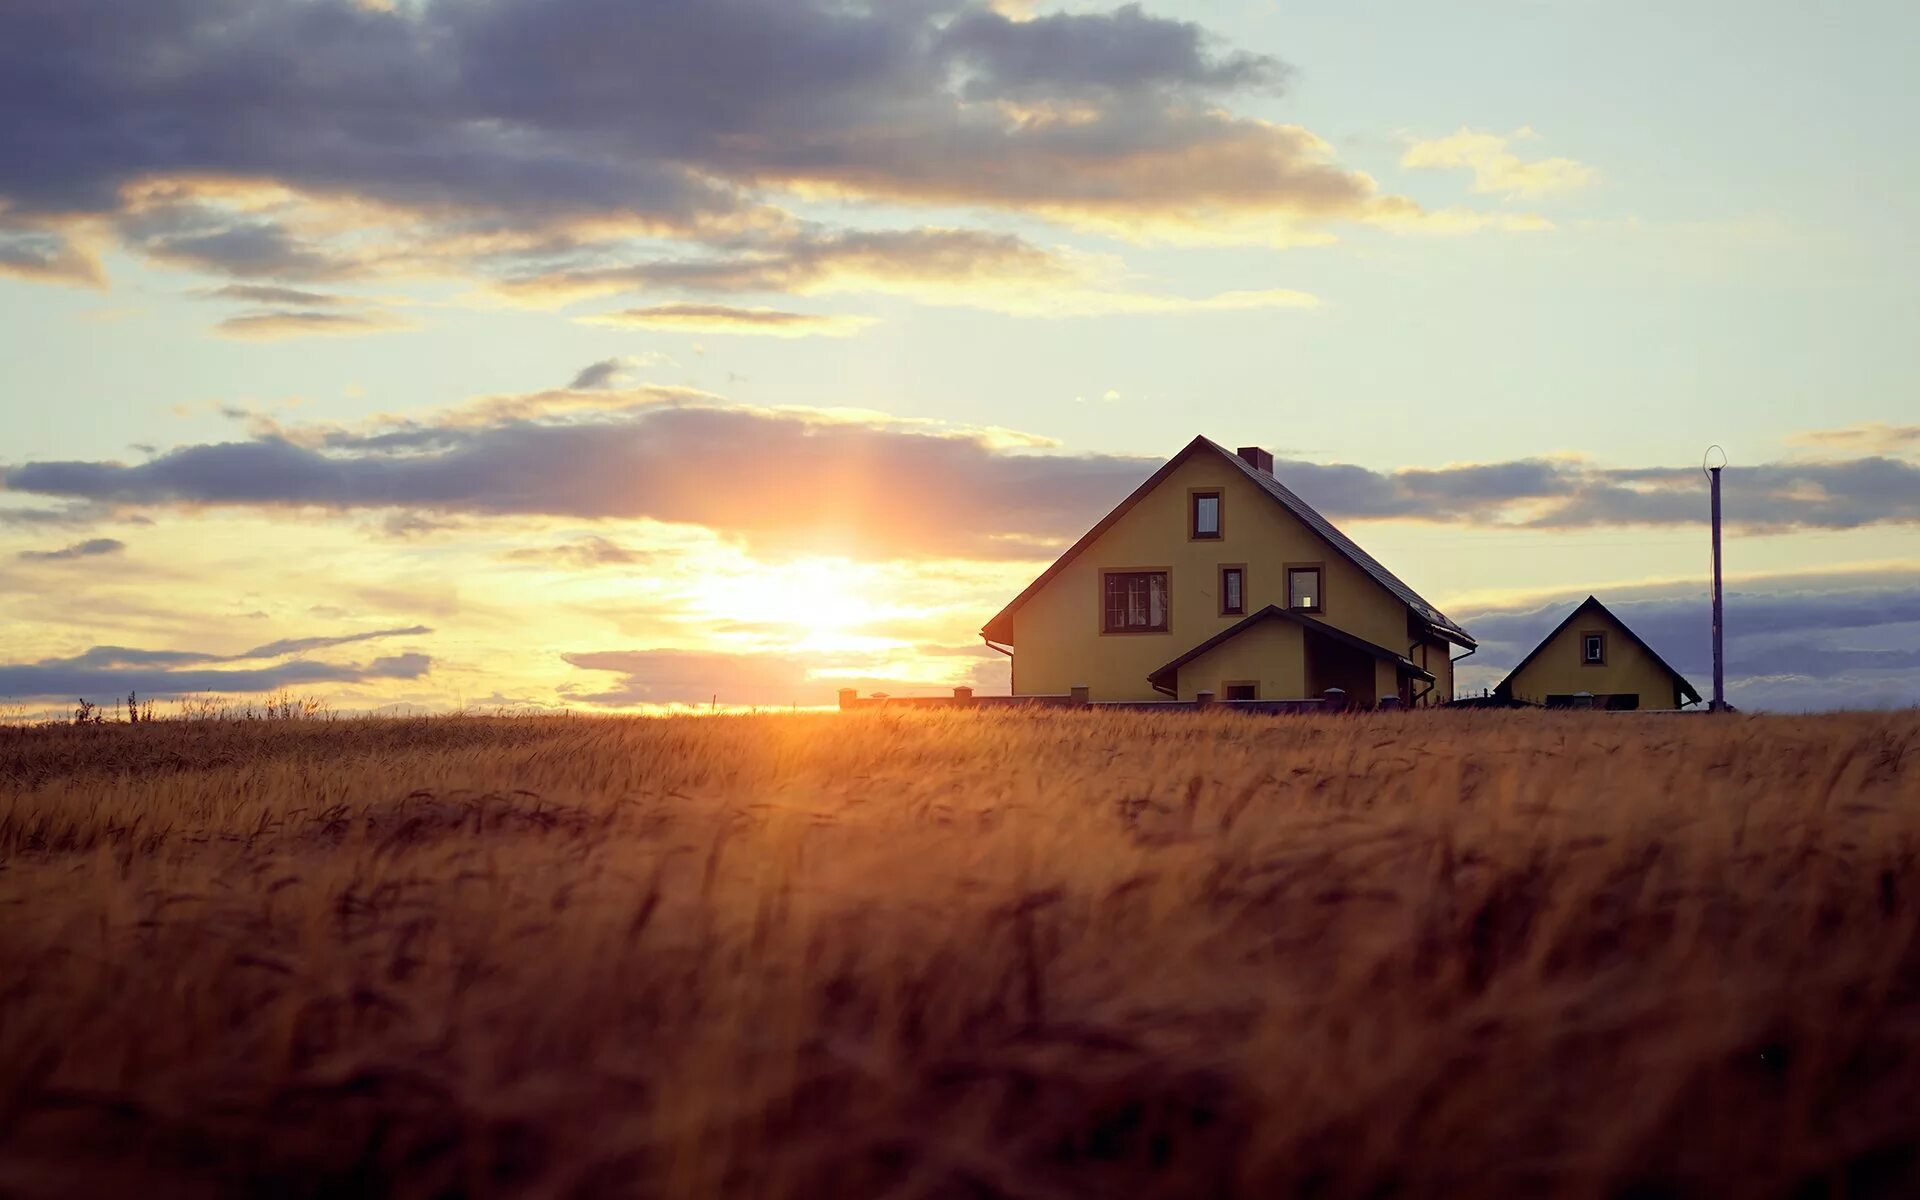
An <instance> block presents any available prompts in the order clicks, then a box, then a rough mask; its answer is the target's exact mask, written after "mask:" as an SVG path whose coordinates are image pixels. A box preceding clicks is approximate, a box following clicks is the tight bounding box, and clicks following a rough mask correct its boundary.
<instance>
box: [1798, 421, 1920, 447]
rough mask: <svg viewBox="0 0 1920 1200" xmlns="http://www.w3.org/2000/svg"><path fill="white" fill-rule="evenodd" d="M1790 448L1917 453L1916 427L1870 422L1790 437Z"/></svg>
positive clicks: (1919, 437) (1919, 443) (1918, 433)
mask: <svg viewBox="0 0 1920 1200" xmlns="http://www.w3.org/2000/svg"><path fill="white" fill-rule="evenodd" d="M1787 441H1788V442H1789V443H1790V444H1793V445H1800V446H1811V447H1814V448H1815V449H1818V450H1824V451H1831V452H1835V453H1843V454H1907V453H1912V452H1914V451H1920V425H1889V424H1887V423H1885V422H1883V421H1870V422H1867V423H1866V424H1863V425H1848V426H1844V427H1842V428H1839V429H1813V430H1808V431H1807V432H1805V433H1798V434H1794V435H1793V436H1791V437H1789V438H1788V439H1787Z"/></svg>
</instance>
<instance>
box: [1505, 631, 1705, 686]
mask: <svg viewBox="0 0 1920 1200" xmlns="http://www.w3.org/2000/svg"><path fill="white" fill-rule="evenodd" d="M1592 630H1598V631H1600V632H1603V633H1605V634H1606V635H1607V661H1606V663H1605V665H1603V666H1588V665H1587V664H1585V663H1583V662H1581V661H1580V635H1581V634H1583V633H1586V632H1588V631H1592ZM1510 687H1511V691H1512V693H1513V698H1514V699H1516V700H1526V701H1529V702H1531V703H1535V704H1540V703H1544V702H1545V701H1546V698H1547V697H1548V696H1557V695H1577V694H1579V693H1580V692H1592V693H1593V694H1594V695H1596V696H1617V695H1622V694H1626V693H1633V694H1637V695H1638V696H1639V697H1640V707H1641V708H1674V707H1677V706H1678V705H1679V703H1680V697H1679V696H1678V695H1677V694H1676V688H1675V687H1674V683H1673V676H1671V675H1669V674H1668V673H1667V672H1666V671H1665V670H1664V669H1663V668H1662V667H1661V666H1660V664H1659V663H1657V662H1655V661H1654V659H1653V657H1652V656H1651V655H1649V654H1648V653H1647V652H1646V651H1645V650H1642V649H1641V648H1640V645H1639V643H1637V642H1635V641H1634V640H1633V639H1632V638H1630V637H1628V636H1627V635H1626V633H1625V632H1624V631H1622V630H1621V628H1620V625H1619V623H1618V622H1616V621H1611V620H1608V619H1607V618H1606V617H1604V616H1602V615H1601V614H1599V613H1595V612H1587V613H1582V614H1581V615H1580V616H1579V617H1578V618H1576V619H1575V620H1574V621H1573V623H1572V624H1570V625H1568V626H1567V627H1566V628H1565V629H1563V630H1561V631H1560V632H1559V633H1558V634H1557V635H1555V636H1554V637H1552V638H1550V639H1548V641H1547V642H1546V644H1545V647H1544V648H1543V649H1542V650H1541V651H1540V653H1539V654H1538V655H1536V656H1535V657H1534V660H1533V661H1532V662H1530V663H1528V664H1527V666H1526V669H1525V670H1523V671H1521V672H1520V673H1519V674H1517V675H1515V676H1514V677H1513V679H1512V681H1511V685H1510Z"/></svg>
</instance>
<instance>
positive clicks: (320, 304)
mask: <svg viewBox="0 0 1920 1200" xmlns="http://www.w3.org/2000/svg"><path fill="white" fill-rule="evenodd" d="M195 295H197V296H198V297H199V298H201V299H203V300H240V301H244V302H246V303H248V304H275V305H281V306H283V307H288V308H328V307H332V306H333V305H337V304H346V303H348V300H347V299H346V297H344V296H335V295H331V294H329V293H327V292H303V291H301V290H300V289H299V288H290V287H278V286H276V285H274V284H267V283H229V284H227V285H226V286H225V287H217V288H209V289H206V290H203V291H200V292H196V293H195Z"/></svg>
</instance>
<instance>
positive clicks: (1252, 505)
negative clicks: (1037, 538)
mask: <svg viewBox="0 0 1920 1200" xmlns="http://www.w3.org/2000/svg"><path fill="white" fill-rule="evenodd" d="M1213 487H1217V488H1220V489H1221V492H1222V501H1223V504H1222V522H1221V531H1222V534H1223V536H1222V537H1220V538H1218V539H1213V540H1208V541H1189V540H1188V538H1187V531H1188V505H1189V499H1188V493H1189V490H1190V489H1193V488H1213ZM1290 562H1293V563H1317V564H1320V565H1321V567H1322V570H1323V574H1322V581H1323V582H1322V589H1323V591H1324V593H1325V599H1324V602H1323V607H1324V609H1325V611H1324V612H1321V613H1317V614H1315V616H1316V617H1317V619H1319V620H1321V621H1324V622H1326V623H1327V624H1329V625H1333V626H1336V627H1338V628H1340V629H1344V630H1346V631H1348V632H1350V633H1352V634H1354V635H1356V636H1358V637H1362V638H1365V639H1366V640H1368V641H1370V642H1373V643H1375V644H1376V645H1380V646H1384V647H1386V648H1388V649H1390V650H1393V651H1395V652H1397V653H1404V652H1405V651H1406V649H1407V641H1408V639H1407V608H1406V605H1405V604H1404V603H1402V602H1401V601H1400V600H1399V599H1398V598H1396V597H1395V596H1394V595H1393V594H1392V593H1391V592H1388V591H1387V590H1386V589H1385V588H1382V587H1381V586H1380V585H1379V584H1377V583H1375V582H1374V581H1373V580H1372V579H1371V578H1370V577H1368V576H1367V575H1366V574H1365V573H1364V572H1363V571H1361V570H1360V568H1359V567H1357V566H1355V565H1353V563H1352V562H1350V561H1349V560H1348V559H1346V558H1345V557H1344V556H1343V555H1341V554H1340V553H1339V552H1338V551H1336V550H1334V549H1333V548H1332V547H1331V546H1329V545H1327V543H1326V542H1324V541H1322V540H1321V539H1320V538H1319V536H1318V535H1316V534H1315V533H1314V532H1313V531H1312V530H1310V529H1308V528H1307V527H1306V526H1305V525H1302V524H1301V523H1300V522H1299V521H1298V520H1296V519H1295V518H1294V516H1293V514H1291V513H1289V512H1288V511H1287V510H1286V509H1284V508H1282V507H1281V506H1280V505H1279V504H1278V503H1276V502H1275V501H1274V500H1273V498H1272V497H1270V496H1268V495H1267V494H1266V493H1265V492H1263V491H1261V490H1260V489H1259V487H1258V486H1256V485H1255V484H1254V483H1253V481H1252V480H1250V479H1248V478H1247V477H1246V476H1245V475H1244V474H1242V473H1241V472H1240V471H1239V470H1238V469H1237V468H1235V467H1234V466H1233V464H1231V463H1228V462H1223V461H1221V460H1220V459H1219V458H1218V457H1217V456H1215V455H1213V454H1209V453H1198V454H1195V455H1193V456H1192V457H1191V458H1189V459H1187V460H1186V461H1185V462H1183V463H1181V464H1180V466H1179V467H1177V468H1176V469H1175V470H1174V471H1173V472H1172V473H1171V474H1170V475H1168V476H1167V478H1166V479H1165V480H1163V481H1162V482H1161V485H1160V486H1159V487H1158V488H1155V489H1154V491H1153V492H1152V493H1150V494H1149V495H1147V496H1144V497H1142V498H1141V500H1140V502H1139V503H1138V504H1136V505H1135V506H1134V507H1133V509H1132V510H1131V511H1129V512H1128V513H1127V514H1126V515H1125V516H1123V517H1121V518H1120V519H1119V520H1118V521H1116V522H1114V524H1113V525H1112V527H1110V528H1109V529H1107V531H1106V532H1105V533H1103V534H1101V535H1100V537H1099V539H1098V540H1096V541H1095V542H1094V543H1093V544H1092V545H1090V546H1088V547H1087V548H1086V550H1084V551H1083V552H1082V553H1081V554H1080V556H1079V557H1078V558H1076V559H1075V560H1074V561H1073V562H1071V563H1069V564H1068V565H1067V567H1066V568H1065V569H1063V570H1062V571H1061V572H1060V574H1059V575H1057V576H1055V577H1054V579H1053V580H1052V581H1051V582H1050V583H1049V584H1048V585H1047V586H1046V587H1045V588H1043V589H1041V590H1040V591H1039V592H1038V593H1036V594H1035V595H1034V596H1033V597H1031V598H1030V599H1029V600H1028V601H1027V602H1026V603H1025V604H1024V605H1022V606H1021V608H1020V609H1019V611H1017V612H1016V613H1015V614H1014V615H1013V620H1012V624H1013V634H1012V638H1011V641H1012V644H1013V650H1014V660H1013V690H1014V692H1015V693H1016V694H1018V695H1026V696H1032V695H1046V694H1052V693H1059V692H1065V691H1067V690H1068V689H1069V688H1071V687H1072V686H1074V685H1075V684H1086V685H1088V686H1089V687H1090V688H1091V689H1092V695H1093V698H1094V699H1096V700H1122V699H1141V700H1148V699H1156V698H1160V694H1159V693H1157V692H1155V691H1154V690H1153V688H1152V687H1151V686H1150V685H1149V684H1148V683H1147V675H1148V673H1150V672H1151V671H1153V670H1154V669H1155V668H1157V667H1160V666H1162V665H1163V664H1165V663H1167V662H1168V661H1170V660H1171V659H1174V658H1177V657H1179V656H1180V655H1181V654H1182V653H1184V652H1185V651H1187V650H1189V649H1191V648H1193V647H1194V646H1196V645H1198V644H1199V643H1201V642H1203V641H1205V640H1206V639H1208V638H1210V637H1212V636H1213V635H1214V634H1216V633H1219V632H1220V631H1221V630H1223V629H1226V628H1227V627H1229V626H1231V625H1232V624H1234V623H1235V622H1236V621H1238V620H1240V618H1239V617H1223V616H1221V615H1220V600H1219V596H1218V594H1217V592H1218V588H1219V574H1220V572H1219V568H1220V566H1221V565H1222V564H1234V563H1244V564H1246V568H1247V576H1246V610H1247V612H1248V613H1253V612H1256V611H1258V610H1259V609H1261V608H1264V607H1265V606H1267V605H1269V604H1285V603H1286V576H1285V564H1287V563H1290ZM1103 568H1104V569H1120V568H1140V569H1160V568H1165V569H1166V570H1167V571H1168V572H1169V578H1168V580H1167V585H1168V591H1169V601H1170V608H1169V615H1168V631H1167V632H1166V633H1120V634H1102V633H1101V632H1100V572H1101V570H1102V569H1103ZM1271 698H1273V699H1298V698H1300V697H1298V696H1278V697H1271Z"/></svg>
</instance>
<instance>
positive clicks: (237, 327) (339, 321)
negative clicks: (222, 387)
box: [214, 310, 411, 341]
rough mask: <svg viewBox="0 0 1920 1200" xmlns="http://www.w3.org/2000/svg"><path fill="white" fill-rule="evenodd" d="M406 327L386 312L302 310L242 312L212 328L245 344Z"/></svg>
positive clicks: (405, 323)
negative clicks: (243, 341) (242, 340)
mask: <svg viewBox="0 0 1920 1200" xmlns="http://www.w3.org/2000/svg"><path fill="white" fill-rule="evenodd" d="M408 328H411V326H410V325H409V324H408V323H407V322H406V321H403V320H401V319H400V318H398V317H395V316H392V315H391V314H388V313H378V312H360V313H347V312H324V311H315V310H304V311H285V312H256V313H243V314H241V315H240V316H237V317H228V318H227V319H226V320H224V321H222V322H220V323H219V324H218V325H216V326H214V332H216V333H218V334H220V335H221V336H222V337H230V338H241V339H244V340H247V341H274V340H279V339H282V338H295V337H311V336H315V335H331V336H350V335H354V334H362V333H391V332H393V331H395V330H400V329H408Z"/></svg>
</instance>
